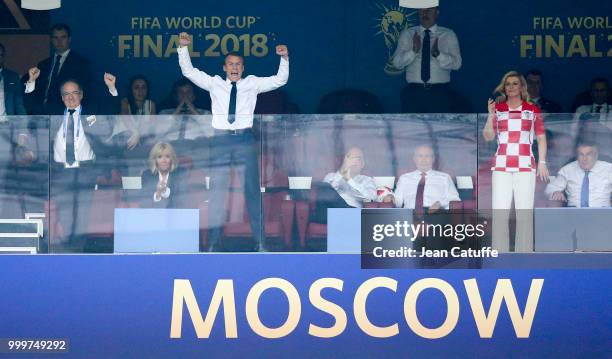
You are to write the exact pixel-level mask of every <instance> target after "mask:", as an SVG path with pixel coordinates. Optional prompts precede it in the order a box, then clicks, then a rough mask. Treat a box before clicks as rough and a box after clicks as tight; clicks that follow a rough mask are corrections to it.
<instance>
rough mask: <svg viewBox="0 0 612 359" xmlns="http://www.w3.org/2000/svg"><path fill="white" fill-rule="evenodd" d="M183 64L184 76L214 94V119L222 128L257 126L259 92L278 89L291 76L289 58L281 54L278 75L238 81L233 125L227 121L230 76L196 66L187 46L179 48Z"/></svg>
mask: <svg viewBox="0 0 612 359" xmlns="http://www.w3.org/2000/svg"><path fill="white" fill-rule="evenodd" d="M177 53H178V59H179V65H180V66H181V71H182V73H183V76H185V77H187V78H188V79H189V80H191V82H193V83H194V84H195V85H197V86H198V87H201V88H203V89H204V90H206V91H208V92H209V93H210V99H211V104H212V113H213V120H212V126H213V128H215V129H219V130H238V129H244V128H251V127H252V126H253V112H254V111H255V104H256V103H257V95H258V94H260V93H262V92H268V91H272V90H275V89H277V88H279V87H281V86H283V85H284V84H286V83H287V80H288V79H289V60H285V59H284V58H282V57H281V59H280V65H279V66H278V72H277V74H276V75H275V76H269V77H257V76H253V75H251V76H247V77H246V78H243V79H240V80H239V81H238V82H237V83H236V87H237V91H238V92H237V96H236V117H235V122H234V123H232V124H230V123H229V121H228V120H227V118H228V110H229V102H230V92H231V90H232V84H231V81H230V80H229V79H223V78H221V76H218V75H215V76H210V75H208V74H207V73H205V72H203V71H200V70H198V69H196V68H194V67H193V65H192V64H191V58H190V57H189V50H188V49H187V47H179V48H178V49H177Z"/></svg>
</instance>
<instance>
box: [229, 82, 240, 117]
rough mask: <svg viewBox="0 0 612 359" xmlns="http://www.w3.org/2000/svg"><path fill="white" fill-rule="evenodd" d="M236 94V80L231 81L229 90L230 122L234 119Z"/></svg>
mask: <svg viewBox="0 0 612 359" xmlns="http://www.w3.org/2000/svg"><path fill="white" fill-rule="evenodd" d="M237 96H238V88H237V87H236V82H235V81H232V91H231V92H230V101H229V109H228V112H227V113H228V114H229V116H228V118H227V120H228V121H229V123H230V124H232V123H234V121H236V118H235V114H236V97H237Z"/></svg>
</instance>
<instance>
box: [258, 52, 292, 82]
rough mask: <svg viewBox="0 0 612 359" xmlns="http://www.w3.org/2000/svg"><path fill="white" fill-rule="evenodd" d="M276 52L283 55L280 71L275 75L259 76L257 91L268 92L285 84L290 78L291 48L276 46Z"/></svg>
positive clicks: (279, 66)
mask: <svg viewBox="0 0 612 359" xmlns="http://www.w3.org/2000/svg"><path fill="white" fill-rule="evenodd" d="M276 54H277V55H279V56H280V57H281V59H280V64H279V65H278V72H277V73H276V75H274V76H269V77H257V78H256V79H257V92H258V93H262V92H268V91H272V90H276V89H277V88H279V87H281V86H284V85H285V84H286V83H287V81H288V80H289V50H288V49H287V46H285V45H278V46H276Z"/></svg>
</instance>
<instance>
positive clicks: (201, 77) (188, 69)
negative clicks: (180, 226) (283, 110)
mask: <svg viewBox="0 0 612 359" xmlns="http://www.w3.org/2000/svg"><path fill="white" fill-rule="evenodd" d="M179 37H180V39H179V43H180V47H179V48H178V49H177V52H178V59H179V65H180V67H181V71H182V73H183V75H184V76H185V77H187V78H188V79H189V80H191V82H193V83H194V84H195V85H196V86H199V87H201V88H202V89H204V90H206V91H208V92H209V93H210V99H211V107H212V127H213V128H214V130H215V136H214V137H213V138H212V139H211V142H210V167H211V171H212V176H211V197H210V201H209V204H210V205H211V206H219V207H220V209H219V208H211V209H210V210H209V211H208V213H209V216H208V221H209V222H208V225H209V227H210V229H209V232H208V243H209V250H212V251H214V250H217V249H218V248H217V247H218V241H219V238H220V237H221V233H222V229H223V224H224V222H225V214H226V211H225V209H224V208H223V207H224V204H225V202H226V201H225V198H226V195H227V191H228V187H229V173H230V168H231V167H232V166H233V165H240V166H244V192H245V198H246V203H247V210H248V212H249V217H250V221H251V230H252V231H253V237H254V239H255V243H256V245H257V249H258V250H260V251H263V250H265V238H264V228H263V213H262V212H263V207H262V201H261V191H260V184H259V165H258V161H257V151H256V147H255V146H256V141H255V136H254V134H253V131H252V127H253V111H254V110H255V104H256V102H257V95H258V94H260V93H263V92H268V91H272V90H275V89H277V88H279V87H281V86H283V85H285V84H286V83H287V80H288V79H289V51H288V50H287V47H286V46H285V45H278V46H276V54H277V55H279V56H280V57H281V59H280V64H279V67H278V72H277V74H276V75H274V76H269V77H257V76H253V75H250V76H247V77H246V78H242V74H243V72H244V58H243V57H242V56H241V55H239V54H237V53H229V54H228V55H227V56H226V57H225V63H224V65H223V71H224V72H225V79H224V78H222V77H221V76H218V75H217V76H210V75H208V74H207V73H205V72H203V71H200V70H198V69H196V68H194V67H193V65H192V64H191V59H190V57H189V49H188V47H187V46H188V45H189V44H190V43H191V37H190V36H189V35H188V34H187V33H184V32H183V33H181V34H180V35H179Z"/></svg>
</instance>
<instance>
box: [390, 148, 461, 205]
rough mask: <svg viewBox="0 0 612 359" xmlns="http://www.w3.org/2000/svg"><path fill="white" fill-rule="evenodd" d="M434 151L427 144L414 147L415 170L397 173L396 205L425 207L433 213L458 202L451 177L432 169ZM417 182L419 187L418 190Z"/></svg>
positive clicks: (457, 194)
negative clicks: (398, 174)
mask: <svg viewBox="0 0 612 359" xmlns="http://www.w3.org/2000/svg"><path fill="white" fill-rule="evenodd" d="M434 158H435V155H434V151H433V148H432V147H431V146H429V145H421V146H418V147H417V148H416V149H415V150H414V156H413V157H412V159H413V160H414V164H415V165H416V168H417V169H416V170H415V171H412V172H409V173H405V174H403V175H401V176H400V178H399V180H398V181H397V185H396V186H395V195H394V197H395V198H394V202H395V206H396V207H403V208H412V209H417V210H423V211H425V210H427V211H426V212H428V213H434V212H436V211H438V210H440V209H448V207H449V203H450V202H451V201H460V199H459V193H458V192H457V188H455V183H454V182H453V179H452V178H451V176H449V175H448V174H446V173H444V172H440V171H435V170H433V169H432V168H433V163H434ZM419 185H420V186H422V189H419Z"/></svg>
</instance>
